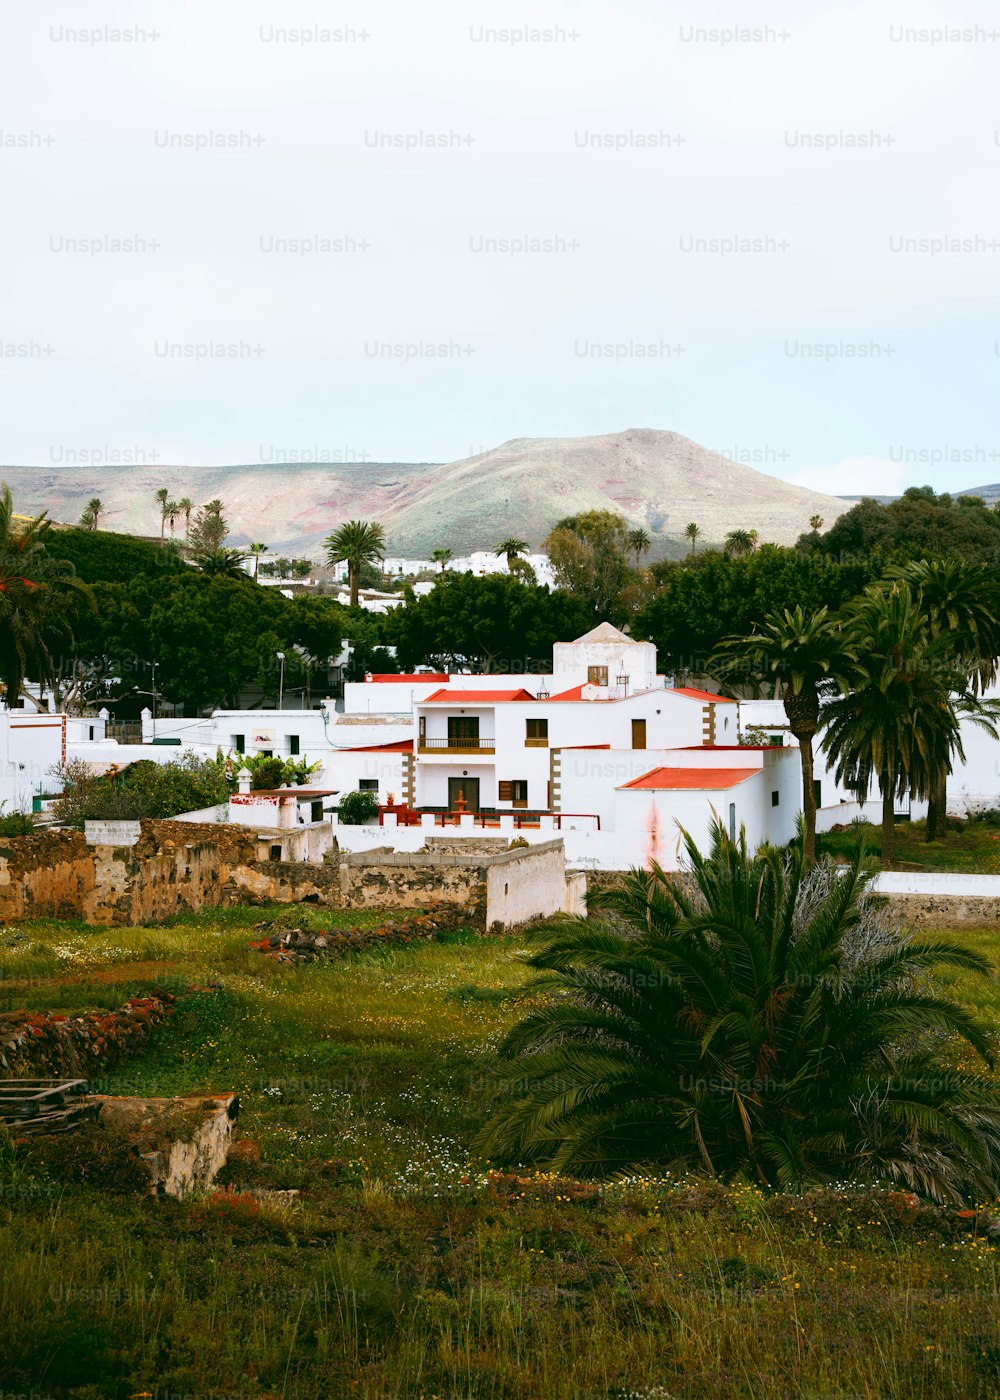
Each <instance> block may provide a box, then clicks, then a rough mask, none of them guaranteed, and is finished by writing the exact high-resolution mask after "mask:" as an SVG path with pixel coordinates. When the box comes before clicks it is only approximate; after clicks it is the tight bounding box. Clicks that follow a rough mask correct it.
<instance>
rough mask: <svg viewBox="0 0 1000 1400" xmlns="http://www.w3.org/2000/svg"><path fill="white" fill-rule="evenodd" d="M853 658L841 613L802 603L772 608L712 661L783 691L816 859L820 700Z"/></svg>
mask: <svg viewBox="0 0 1000 1400" xmlns="http://www.w3.org/2000/svg"><path fill="white" fill-rule="evenodd" d="M853 661H854V652H853V650H852V647H851V643H850V639H849V638H848V637H847V636H846V635H845V629H844V626H843V624H842V622H841V621H840V620H839V619H838V618H836V617H834V616H832V615H831V614H830V612H829V610H828V609H827V608H821V609H820V610H819V612H816V613H807V612H806V611H805V610H804V609H803V608H802V607H797V608H795V609H794V611H792V610H790V609H788V608H786V609H785V610H784V612H780V613H769V614H768V616H767V617H766V618H765V619H764V622H763V625H762V626H761V628H760V630H759V631H757V632H754V633H753V634H752V635H751V636H749V637H729V638H727V639H726V640H725V641H724V642H723V643H722V644H721V646H720V647H719V649H718V652H717V653H716V655H715V656H714V657H713V658H712V660H711V662H710V663H709V664H710V666H711V668H712V669H713V670H715V671H716V672H717V673H718V674H719V676H720V678H721V679H726V680H728V681H729V683H730V684H732V683H733V682H734V681H735V682H736V683H739V682H740V681H741V679H753V680H756V681H760V680H766V681H770V682H772V683H773V684H774V685H775V686H776V687H777V688H778V689H779V690H780V693H781V700H782V703H783V705H784V707H785V715H786V717H787V719H788V727H789V729H790V730H791V732H792V734H793V735H794V737H795V738H796V739H797V740H798V745H799V753H800V755H801V758H802V814H803V819H804V835H803V844H804V850H805V856H806V860H807V861H809V862H811V861H813V860H815V858H816V782H815V767H814V761H813V740H814V739H815V737H816V735H817V733H818V732H819V728H820V704H821V700H822V698H823V696H824V695H830V694H831V693H832V692H833V691H834V690H835V689H836V688H837V687H842V686H843V685H844V684H845V683H846V679H847V676H848V675H849V674H850V671H851V667H852V664H853ZM740 673H742V676H741V675H740Z"/></svg>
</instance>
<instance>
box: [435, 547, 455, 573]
mask: <svg viewBox="0 0 1000 1400" xmlns="http://www.w3.org/2000/svg"><path fill="white" fill-rule="evenodd" d="M431 559H432V560H433V562H434V563H435V564H440V566H441V572H442V573H444V571H445V569H446V568H447V567H448V562H449V560H450V559H451V550H450V549H435V550H434V552H433V553H432V555H431Z"/></svg>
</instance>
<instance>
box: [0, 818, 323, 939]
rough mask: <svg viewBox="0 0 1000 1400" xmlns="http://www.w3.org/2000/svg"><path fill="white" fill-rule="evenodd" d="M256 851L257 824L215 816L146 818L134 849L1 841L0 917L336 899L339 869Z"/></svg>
mask: <svg viewBox="0 0 1000 1400" xmlns="http://www.w3.org/2000/svg"><path fill="white" fill-rule="evenodd" d="M257 851H258V840H257V833H256V832H255V831H252V830H250V829H249V828H247V827H238V826H222V825H219V824H217V823H211V824H205V825H198V824H194V823H190V822H174V821H144V822H143V823H142V835H141V836H140V839H139V841H138V843H137V844H136V845H134V846H88V845H87V843H86V841H85V839H84V836H83V833H82V832H76V831H59V832H40V833H38V834H36V835H33V836H21V837H16V838H5V839H0V920H16V919H30V918H54V919H83V920H84V921H85V922H86V923H91V924H106V925H110V926H129V925H135V924H150V923H159V922H161V921H162V920H164V919H167V918H170V917H171V916H172V915H174V914H182V913H185V912H188V911H197V910H199V909H204V908H209V909H213V908H225V907H229V906H231V905H233V904H238V903H244V902H247V901H249V902H255V901H258V900H259V901H262V902H263V901H268V902H274V903H284V902H286V901H287V902H293V901H298V900H302V899H309V900H313V901H321V902H323V903H328V904H333V905H336V904H338V903H339V898H340V895H339V878H338V872H337V868H336V866H324V865H306V864H304V863H298V862H294V863H293V862H281V861H261V860H259V859H258V856H257Z"/></svg>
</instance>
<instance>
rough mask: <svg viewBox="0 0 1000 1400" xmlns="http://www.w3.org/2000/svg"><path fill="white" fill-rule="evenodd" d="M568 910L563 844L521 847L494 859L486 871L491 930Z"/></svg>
mask: <svg viewBox="0 0 1000 1400" xmlns="http://www.w3.org/2000/svg"><path fill="white" fill-rule="evenodd" d="M566 907H567V886H566V856H565V852H564V850H563V843H562V841H546V842H544V843H543V844H542V845H538V846H527V847H524V846H522V847H519V848H516V849H515V850H513V851H505V852H503V854H501V855H496V856H491V857H490V858H489V860H488V863H487V867H486V921H487V927H492V926H493V925H494V924H500V925H501V927H502V928H513V927H514V926H515V925H517V924H523V923H527V922H528V920H529V919H537V918H545V917H547V916H548V915H550V914H562V913H564V912H565V911H566Z"/></svg>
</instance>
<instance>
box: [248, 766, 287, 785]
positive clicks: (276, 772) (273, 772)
mask: <svg viewBox="0 0 1000 1400" xmlns="http://www.w3.org/2000/svg"><path fill="white" fill-rule="evenodd" d="M250 772H251V775H252V776H251V781H250V786H251V787H252V788H253V789H254V790H255V791H257V792H259V791H267V790H269V789H271V788H277V787H281V784H282V783H283V782H284V781H285V765H284V763H282V761H281V759H280V758H265V759H263V760H262V761H261V762H260V763H256V764H255V765H254V766H253V768H251V769H250Z"/></svg>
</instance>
